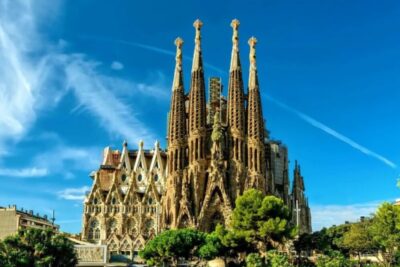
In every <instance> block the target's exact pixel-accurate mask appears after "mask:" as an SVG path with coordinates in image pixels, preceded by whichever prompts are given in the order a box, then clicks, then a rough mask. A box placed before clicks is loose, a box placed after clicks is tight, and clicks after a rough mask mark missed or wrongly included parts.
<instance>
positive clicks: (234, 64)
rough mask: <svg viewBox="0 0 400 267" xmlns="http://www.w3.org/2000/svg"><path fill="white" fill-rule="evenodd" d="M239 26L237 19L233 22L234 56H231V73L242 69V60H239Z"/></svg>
mask: <svg viewBox="0 0 400 267" xmlns="http://www.w3.org/2000/svg"><path fill="white" fill-rule="evenodd" d="M239 25H240V22H239V20H237V19H234V20H232V22H231V27H232V29H233V33H232V55H231V66H230V69H229V71H234V70H239V69H240V59H239V32H238V29H239Z"/></svg>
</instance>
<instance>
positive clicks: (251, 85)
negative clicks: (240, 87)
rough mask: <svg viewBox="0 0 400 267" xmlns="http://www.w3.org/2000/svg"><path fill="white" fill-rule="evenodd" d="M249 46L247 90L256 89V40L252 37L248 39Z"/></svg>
mask: <svg viewBox="0 0 400 267" xmlns="http://www.w3.org/2000/svg"><path fill="white" fill-rule="evenodd" d="M248 44H249V46H250V54H249V59H250V72H249V90H253V89H257V88H258V77H257V65H256V44H257V39H256V38H255V37H254V36H253V37H251V38H250V39H249V41H248Z"/></svg>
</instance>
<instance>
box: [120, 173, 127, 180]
mask: <svg viewBox="0 0 400 267" xmlns="http://www.w3.org/2000/svg"><path fill="white" fill-rule="evenodd" d="M121 181H122V182H125V181H126V174H122V176H121Z"/></svg>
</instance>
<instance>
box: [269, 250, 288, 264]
mask: <svg viewBox="0 0 400 267" xmlns="http://www.w3.org/2000/svg"><path fill="white" fill-rule="evenodd" d="M267 259H268V267H293V265H292V264H291V263H290V261H289V258H288V256H287V255H286V254H282V253H279V252H278V251H276V250H270V251H268V253H267Z"/></svg>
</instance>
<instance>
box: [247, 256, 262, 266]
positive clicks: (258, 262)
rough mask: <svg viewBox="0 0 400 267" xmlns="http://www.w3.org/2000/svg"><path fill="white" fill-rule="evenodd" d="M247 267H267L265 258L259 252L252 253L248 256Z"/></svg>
mask: <svg viewBox="0 0 400 267" xmlns="http://www.w3.org/2000/svg"><path fill="white" fill-rule="evenodd" d="M246 267H267V265H266V263H265V259H264V258H263V257H261V256H260V254H258V253H250V254H249V255H247V257H246Z"/></svg>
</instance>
